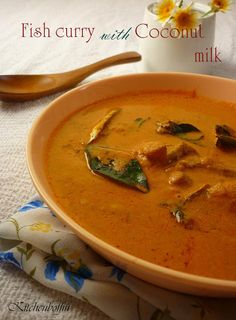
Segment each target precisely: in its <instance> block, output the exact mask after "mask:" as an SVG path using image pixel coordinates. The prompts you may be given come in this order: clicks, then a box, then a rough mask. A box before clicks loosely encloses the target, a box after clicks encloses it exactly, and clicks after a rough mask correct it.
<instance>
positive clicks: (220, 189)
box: [45, 91, 236, 280]
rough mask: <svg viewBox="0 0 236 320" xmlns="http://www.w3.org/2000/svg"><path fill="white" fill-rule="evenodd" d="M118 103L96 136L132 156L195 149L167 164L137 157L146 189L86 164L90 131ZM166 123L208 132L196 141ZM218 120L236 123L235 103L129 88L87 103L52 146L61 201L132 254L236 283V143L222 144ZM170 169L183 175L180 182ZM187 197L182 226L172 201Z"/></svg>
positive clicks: (49, 161)
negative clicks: (163, 126) (158, 149)
mask: <svg viewBox="0 0 236 320" xmlns="http://www.w3.org/2000/svg"><path fill="white" fill-rule="evenodd" d="M115 108H120V109H121V110H120V112H118V113H117V114H116V115H115V116H113V117H112V119H111V120H110V121H109V123H107V125H106V126H105V128H104V130H103V131H102V132H101V133H100V134H99V136H98V137H97V139H96V140H95V142H94V143H97V144H99V145H101V146H106V147H111V148H112V149H117V150H124V151H125V152H130V153H132V152H133V153H132V154H135V152H134V150H136V151H137V150H139V149H140V150H142V149H143V146H145V144H147V145H149V144H150V142H152V143H153V142H155V143H156V142H158V143H159V144H160V145H162V146H164V147H165V148H167V150H168V148H171V147H172V148H175V147H176V146H177V147H178V146H184V148H187V149H188V150H192V152H190V154H188V152H186V154H185V153H184V154H182V156H181V157H180V158H178V157H177V158H174V160H173V159H172V160H173V161H172V160H168V161H169V162H168V163H165V164H163V163H161V162H160V161H158V159H154V160H153V159H152V160H151V161H149V160H148V161H146V162H145V159H142V158H140V159H139V158H138V160H140V165H141V167H142V170H143V172H144V174H145V176H146V178H147V180H148V184H149V192H141V191H140V190H137V189H135V188H131V187H129V186H127V185H124V184H121V183H118V182H116V181H115V180H112V179H109V178H107V177H105V176H103V175H98V174H93V173H92V172H91V170H89V168H88V164H87V162H86V159H85V155H84V148H85V146H86V144H87V142H88V141H89V136H90V133H91V131H92V129H93V128H94V126H96V124H97V123H98V121H99V120H101V119H102V118H104V117H105V116H106V114H107V113H108V112H109V111H110V110H112V109H115ZM137 119H142V120H139V121H138V120H137ZM169 120H171V121H176V122H177V123H179V122H181V123H188V124H192V125H193V126H195V127H197V128H198V129H199V130H200V131H201V133H202V134H203V135H204V137H202V138H201V139H200V140H199V141H194V142H192V141H188V140H185V139H182V138H180V137H179V136H176V135H171V134H160V133H158V132H157V122H161V123H162V122H163V123H165V122H167V121H169ZM217 124H219V125H220V124H225V125H227V126H229V127H231V128H234V129H235V130H236V104H230V103H226V102H222V101H214V100H210V99H208V98H203V97H199V96H197V95H196V94H194V93H188V92H164V91H163V92H155V93H145V94H137V95H125V96H120V97H116V98H113V99H108V100H104V101H100V102H98V103H95V104H93V105H89V106H87V107H84V108H83V109H81V110H79V111H78V112H76V113H74V114H73V115H71V116H70V117H69V118H68V119H66V120H65V121H64V122H63V123H61V124H60V125H59V127H58V128H57V129H56V130H55V132H54V133H53V135H52V137H51V139H50V141H49V144H48V148H47V152H46V161H45V166H46V170H47V176H48V180H49V183H50V185H51V188H52V190H53V192H54V195H55V199H56V201H57V203H58V204H59V205H60V206H61V207H62V208H63V209H64V210H65V211H66V212H67V214H68V215H69V216H70V217H71V218H72V219H73V220H75V221H76V222H77V223H78V224H80V225H81V226H82V227H84V228H85V229H86V230H88V231H89V232H91V233H92V234H94V235H95V236H97V237H98V238H101V239H102V240H104V241H106V242H108V243H109V244H111V245H113V246H115V247H117V248H119V249H121V250H123V251H125V252H128V253H130V254H132V255H135V256H137V257H140V258H142V259H144V260H147V261H150V262H152V263H155V264H158V265H161V266H164V267H167V268H172V269H175V270H179V271H184V272H188V273H192V274H197V275H202V276H208V277H213V278H220V279H230V280H236V161H235V159H236V149H234V150H230V151H228V150H224V149H222V148H218V147H216V133H215V126H216V125H217ZM141 153H142V152H141V151H140V152H136V155H139V156H140V154H141ZM167 154H168V152H167ZM144 156H145V155H144ZM144 158H145V157H144ZM142 160H144V161H142ZM181 161H182V162H181ZM194 161H195V162H196V163H197V164H196V166H194V165H192V167H191V165H189V163H193V164H194V163H195V162H194ZM198 161H199V163H200V162H201V164H200V165H198ZM204 161H205V162H204ZM181 163H182V166H181ZM184 163H185V164H186V163H187V165H186V167H185V165H184ZM204 163H205V164H204ZM227 170H228V171H227ZM176 171H177V174H176ZM234 171H235V174H234ZM173 173H174V174H176V175H177V178H178V176H179V177H180V178H181V177H182V178H183V177H184V178H183V180H181V179H180V180H178V179H177V180H176V181H175V176H173ZM171 177H172V180H171ZM173 177H174V178H173ZM202 187H203V189H204V188H205V191H204V192H199V193H197V194H195V192H196V191H197V190H199V189H201V188H202ZM192 194H194V196H193V197H192V198H191V195H192ZM188 197H190V198H189V200H188V201H187V202H186V203H185V204H184V206H183V211H184V214H185V215H186V217H185V218H186V219H187V220H186V221H188V223H181V221H180V219H179V220H178V216H177V214H176V212H175V214H176V215H175V214H174V213H173V212H171V208H172V207H173V205H176V204H178V203H183V201H182V200H183V199H188ZM181 201H182V202H181Z"/></svg>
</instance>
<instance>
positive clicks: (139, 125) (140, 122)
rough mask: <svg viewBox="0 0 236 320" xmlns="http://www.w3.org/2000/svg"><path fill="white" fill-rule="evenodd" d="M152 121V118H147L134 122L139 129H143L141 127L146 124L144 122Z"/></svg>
mask: <svg viewBox="0 0 236 320" xmlns="http://www.w3.org/2000/svg"><path fill="white" fill-rule="evenodd" d="M150 119H151V118H150V117H148V118H146V119H143V118H136V119H135V120H134V122H135V123H136V124H137V126H138V127H141V126H142V125H143V124H144V122H146V121H147V120H150Z"/></svg>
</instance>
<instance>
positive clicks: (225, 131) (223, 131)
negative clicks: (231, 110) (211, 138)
mask: <svg viewBox="0 0 236 320" xmlns="http://www.w3.org/2000/svg"><path fill="white" fill-rule="evenodd" d="M216 135H217V136H218V135H224V136H231V130H230V128H229V127H228V126H227V125H225V124H223V125H219V124H217V125H216Z"/></svg>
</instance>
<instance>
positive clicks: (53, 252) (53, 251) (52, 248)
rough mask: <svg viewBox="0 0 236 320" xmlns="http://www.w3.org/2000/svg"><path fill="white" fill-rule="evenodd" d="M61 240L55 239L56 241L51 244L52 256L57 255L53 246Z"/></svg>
mask: <svg viewBox="0 0 236 320" xmlns="http://www.w3.org/2000/svg"><path fill="white" fill-rule="evenodd" d="M60 240H61V239H57V240H56V241H54V242H53V243H52V244H51V251H52V254H54V255H55V256H56V255H57V254H56V252H55V246H56V244H57V243H58V242H59V241H60Z"/></svg>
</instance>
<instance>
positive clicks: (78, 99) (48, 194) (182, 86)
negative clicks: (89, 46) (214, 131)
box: [27, 73, 236, 297]
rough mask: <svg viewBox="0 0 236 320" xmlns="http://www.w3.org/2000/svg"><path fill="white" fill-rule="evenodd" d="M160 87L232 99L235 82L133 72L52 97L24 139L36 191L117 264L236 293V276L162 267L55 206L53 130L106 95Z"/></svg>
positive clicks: (178, 286) (157, 279) (176, 282)
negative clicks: (49, 155) (48, 155)
mask: <svg viewBox="0 0 236 320" xmlns="http://www.w3.org/2000/svg"><path fill="white" fill-rule="evenodd" d="M160 89H165V90H166V89H173V90H189V91H190V90H196V92H197V94H199V95H202V96H206V97H210V98H214V99H219V100H224V101H231V102H236V81H234V80H229V79H224V78H217V77H211V76H205V75H196V74H183V73H150V74H133V75H126V76H119V77H113V78H108V79H104V80H99V81H95V82H92V83H90V84H85V85H83V86H81V87H78V88H76V89H73V90H71V91H69V92H68V93H66V94H64V95H62V96H60V97H59V98H57V99H56V100H55V101H53V102H52V103H51V104H50V105H49V106H48V107H47V108H46V109H45V110H44V112H43V113H42V114H41V115H40V117H39V118H38V119H37V120H36V122H35V123H34V125H33V127H32V129H31V131H30V134H29V138H28V144H27V163H28V168H29V172H30V175H31V178H32V180H33V183H34V185H35V187H36V189H37V191H38V192H39V194H40V195H41V196H42V198H43V199H44V200H45V202H46V203H47V204H48V206H49V207H50V208H51V210H53V211H54V212H55V214H56V215H57V216H58V218H59V219H60V220H62V221H63V222H64V223H65V224H67V225H68V226H69V227H71V228H72V229H73V231H74V232H75V233H76V234H77V235H78V237H79V238H80V239H82V240H83V241H85V242H86V243H87V244H88V245H90V246H91V247H92V248H93V249H94V250H95V251H97V252H98V253H99V254H101V255H102V256H103V257H105V258H106V259H107V260H109V261H111V262H112V263H114V264H115V265H117V266H119V267H120V268H122V269H124V270H126V271H127V272H129V273H131V274H133V275H134V276H136V277H138V278H140V279H143V280H145V281H148V282H150V283H152V284H155V285H158V286H161V287H164V288H167V289H171V290H175V291H179V292H184V293H190V294H196V295H201V296H212V297H213V296H215V297H216V296H218V297H236V281H229V280H219V279H213V278H207V277H202V276H197V275H192V274H187V273H184V272H179V271H175V270H172V269H168V268H165V267H161V266H159V265H156V264H152V263H150V262H147V261H145V260H142V259H140V258H137V257H135V256H132V255H130V254H127V253H126V252H124V251H121V250H119V249H117V248H115V247H113V246H112V245H110V244H108V243H106V242H104V241H103V240H102V239H99V238H97V237H95V236H94V235H93V234H91V233H89V232H88V231H86V230H85V229H84V228H82V227H81V226H80V225H79V224H77V223H76V222H75V221H73V220H72V219H71V218H70V217H69V216H68V215H67V213H66V211H64V210H62V209H61V208H60V207H59V206H58V204H57V202H56V199H55V198H54V197H53V194H52V190H51V188H50V185H49V183H48V181H47V177H46V174H45V168H44V159H45V158H44V157H45V149H46V145H47V142H48V139H49V137H50V135H51V133H52V132H53V131H54V129H55V128H56V127H57V126H58V124H59V123H60V122H61V121H62V120H64V119H65V118H66V117H67V116H68V115H70V114H71V113H73V112H74V111H76V110H79V109H80V108H82V107H84V106H86V105H88V104H91V103H94V102H97V101H99V100H102V99H105V98H110V97H114V96H118V95H122V94H125V93H135V92H137V93H138V92H139V93H140V92H150V91H155V90H160ZM216 250H217V249H216Z"/></svg>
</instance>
